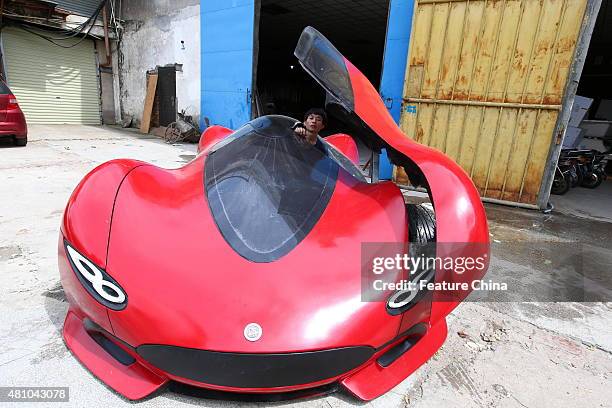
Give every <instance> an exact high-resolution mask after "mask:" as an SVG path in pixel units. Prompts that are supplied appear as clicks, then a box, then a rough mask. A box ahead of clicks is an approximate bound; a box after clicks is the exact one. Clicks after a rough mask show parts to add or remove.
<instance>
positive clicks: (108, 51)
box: [92, 2, 113, 67]
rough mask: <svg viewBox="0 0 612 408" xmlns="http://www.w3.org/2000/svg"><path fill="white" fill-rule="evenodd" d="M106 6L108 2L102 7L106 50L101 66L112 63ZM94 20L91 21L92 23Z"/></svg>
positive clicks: (108, 65) (107, 65)
mask: <svg viewBox="0 0 612 408" xmlns="http://www.w3.org/2000/svg"><path fill="white" fill-rule="evenodd" d="M107 6H108V2H106V4H104V6H103V7H102V22H103V23H104V49H105V50H106V62H105V63H104V64H101V65H102V66H103V67H110V66H111V65H112V63H113V61H112V60H111V51H110V40H109V37H108V15H107V14H106V7H107ZM94 23H95V22H92V24H94Z"/></svg>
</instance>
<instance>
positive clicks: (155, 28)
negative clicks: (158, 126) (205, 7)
mask: <svg viewBox="0 0 612 408" xmlns="http://www.w3.org/2000/svg"><path fill="white" fill-rule="evenodd" d="M155 3H157V1H151V2H150V3H149V2H144V4H146V6H144V7H146V9H142V8H141V9H140V10H138V11H137V12H136V11H134V12H133V13H130V10H129V9H128V10H126V13H125V14H124V16H123V18H124V19H125V20H126V22H125V25H124V29H125V31H124V33H123V38H122V40H121V44H120V48H121V54H122V59H120V64H119V82H120V88H121V92H120V98H121V111H122V116H123V117H124V118H125V116H126V115H129V116H131V117H132V119H133V121H132V123H133V126H139V125H140V119H141V117H142V111H143V105H144V99H145V94H146V72H147V71H148V70H151V69H154V68H155V67H156V66H164V65H167V64H175V63H176V64H182V65H183V72H180V71H177V72H176V97H177V109H178V111H179V112H180V111H181V110H182V109H186V111H187V114H190V115H193V116H194V118H195V119H196V120H198V119H199V112H200V6H199V4H197V5H189V6H186V7H182V8H179V9H176V8H171V10H166V9H165V7H157V5H156V4H155ZM166 11H168V13H167V14H164V12H166ZM130 14H132V15H133V14H138V16H137V17H138V19H134V20H132V19H130V18H131V15H130ZM181 40H183V41H184V42H185V49H182V48H181Z"/></svg>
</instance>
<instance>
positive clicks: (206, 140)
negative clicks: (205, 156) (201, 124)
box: [198, 125, 233, 153]
mask: <svg viewBox="0 0 612 408" xmlns="http://www.w3.org/2000/svg"><path fill="white" fill-rule="evenodd" d="M232 132H233V130H231V129H228V128H226V127H223V126H219V125H214V126H210V127H208V128H206V130H205V131H204V132H202V136H200V141H199V142H198V153H202V152H203V151H205V150H208V149H209V148H210V147H212V146H213V145H214V144H215V143H217V142H218V141H219V140H221V139H223V138H224V137H225V136H227V135H229V134H230V133H232Z"/></svg>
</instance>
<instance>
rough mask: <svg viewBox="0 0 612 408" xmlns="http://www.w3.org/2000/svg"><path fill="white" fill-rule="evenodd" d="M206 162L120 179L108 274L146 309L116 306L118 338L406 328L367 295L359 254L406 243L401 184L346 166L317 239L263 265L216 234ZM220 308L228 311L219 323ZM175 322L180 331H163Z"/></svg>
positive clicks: (359, 339)
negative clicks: (362, 178) (358, 177)
mask: <svg viewBox="0 0 612 408" xmlns="http://www.w3.org/2000/svg"><path fill="white" fill-rule="evenodd" d="M204 160H205V157H203V156H199V157H198V158H197V159H196V160H194V161H192V162H191V163H190V164H188V165H187V166H185V167H183V168H181V169H177V170H171V171H168V170H163V169H159V168H155V167H153V166H143V167H140V168H138V169H136V170H134V171H133V172H131V173H130V174H129V176H128V177H127V178H126V180H125V182H124V183H123V184H122V186H121V190H120V192H119V194H118V197H117V203H116V209H115V213H114V216H113V226H112V231H111V238H110V246H109V257H108V268H107V271H108V272H109V273H110V274H111V275H112V276H113V277H114V278H115V279H117V281H118V282H119V283H120V284H121V285H122V287H123V288H124V289H125V290H126V292H127V293H129V296H130V302H131V304H133V305H137V306H134V307H129V306H128V308H127V309H126V310H124V311H120V312H113V311H111V312H110V316H111V321H112V326H113V328H114V330H115V334H116V335H117V336H118V337H120V338H121V339H122V340H124V341H126V342H128V343H129V344H132V345H139V344H147V343H152V344H174V345H177V346H182V347H192V348H202V349H206V350H216V351H227V352H237V351H244V352H279V351H289V352H290V351H303V350H315V349H323V348H333V347H340V346H344V345H347V344H351V345H371V346H374V347H376V346H379V345H380V344H383V343H385V342H386V341H387V340H388V339H389V338H390V337H393V336H395V335H396V334H397V331H398V329H399V324H400V318H398V317H396V316H389V315H388V314H387V313H386V312H385V309H384V307H383V306H382V305H381V304H379V303H361V302H360V300H361V297H360V295H361V286H360V285H361V280H360V274H359V273H355V272H356V271H359V269H360V259H359V257H355V256H354V255H353V254H355V253H359V251H360V245H361V242H389V241H392V242H395V241H398V240H399V241H402V240H405V237H406V234H407V230H406V223H405V221H404V219H405V215H404V214H405V210H404V203H403V199H402V196H401V194H400V192H399V189H398V188H397V187H396V186H395V185H393V184H392V183H381V184H377V185H368V184H363V183H360V184H358V183H356V182H355V181H354V180H353V179H352V178H350V176H348V174H346V173H345V172H343V171H342V172H341V175H340V176H339V180H338V183H337V184H336V189H335V191H334V195H333V196H332V199H331V201H330V203H329V204H328V206H327V208H326V209H325V212H324V213H323V215H322V217H321V219H320V220H319V221H318V223H317V224H316V226H315V227H314V228H313V229H312V231H311V232H310V233H309V235H308V236H307V237H306V238H305V239H304V240H303V241H302V242H300V243H299V244H298V245H297V247H295V248H294V249H293V250H292V251H291V252H289V253H288V254H287V255H285V256H284V257H282V258H281V259H279V260H277V261H275V262H272V263H263V264H260V263H254V262H251V261H249V260H247V259H245V258H243V257H241V256H240V255H238V254H237V253H236V252H235V251H234V250H233V249H232V248H231V247H230V246H229V245H228V243H227V242H226V241H225V240H224V239H223V237H222V236H221V234H220V233H219V231H218V229H217V226H216V224H215V222H214V219H213V218H212V216H211V213H210V210H209V208H208V206H207V204H206V201H205V200H204V199H203V198H204V189H203V183H202V166H203V165H204V163H203V162H204ZM185 214H189V216H185ZM391 220H399V222H391ZM157 231H164V233H163V234H159V233H157ZM132 242H138V245H136V246H135V245H133V244H132ZM152 254H164V256H162V257H157V256H152ZM326 254H329V255H326ZM185 259H190V262H185ZM167 271H171V273H168V272H167ZM150 276H154V277H155V278H156V279H150V278H149V277H150ZM279 282H282V285H281V284H279ZM202 299H206V302H202ZM323 305H324V306H323ZM220 310H223V313H224V314H226V316H229V317H228V318H224V319H218V318H217V317H216V316H217V313H219V311H220ZM169 321H171V322H173V323H172V324H173V330H172V331H166V332H165V331H160V330H158V329H157V327H159V325H163V324H164V322H169ZM371 321H376V324H375V325H372V324H370V323H369V322H371ZM250 322H256V323H258V324H260V325H261V327H262V328H263V332H264V334H263V336H262V338H261V339H260V340H259V341H257V342H249V341H247V340H246V339H245V337H244V334H243V329H244V327H245V326H246V325H247V324H248V323H250Z"/></svg>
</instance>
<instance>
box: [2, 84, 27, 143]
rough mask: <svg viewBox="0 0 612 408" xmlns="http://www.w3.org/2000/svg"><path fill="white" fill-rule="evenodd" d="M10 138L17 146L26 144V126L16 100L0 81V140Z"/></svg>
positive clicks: (6, 86)
mask: <svg viewBox="0 0 612 408" xmlns="http://www.w3.org/2000/svg"><path fill="white" fill-rule="evenodd" d="M5 137H11V138H13V141H14V142H15V144H16V145H17V146H25V145H26V144H27V143H28V126H27V125H26V120H25V116H24V115H23V112H22V111H21V108H20V107H19V104H18V103H17V98H15V95H13V93H12V92H11V90H10V89H9V87H8V85H6V84H5V83H4V81H2V80H0V138H5Z"/></svg>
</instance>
